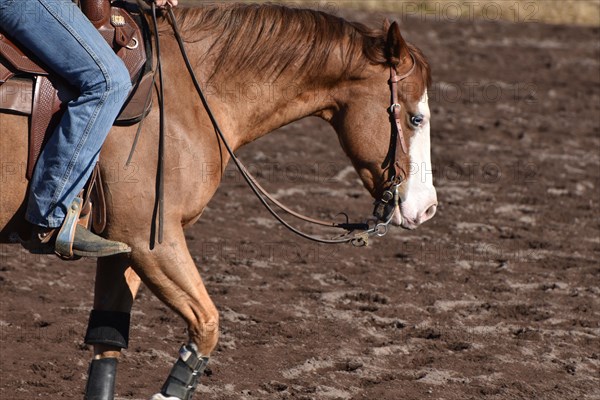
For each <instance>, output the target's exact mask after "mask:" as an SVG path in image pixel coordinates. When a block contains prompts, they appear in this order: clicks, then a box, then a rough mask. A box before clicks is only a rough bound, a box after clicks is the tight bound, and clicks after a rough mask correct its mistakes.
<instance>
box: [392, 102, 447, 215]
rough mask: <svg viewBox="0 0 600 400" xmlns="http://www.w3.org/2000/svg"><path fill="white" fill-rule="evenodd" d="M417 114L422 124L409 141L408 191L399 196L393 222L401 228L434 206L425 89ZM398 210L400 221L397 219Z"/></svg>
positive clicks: (434, 193)
mask: <svg viewBox="0 0 600 400" xmlns="http://www.w3.org/2000/svg"><path fill="white" fill-rule="evenodd" d="M418 112H419V113H420V114H422V115H423V117H424V120H423V124H422V125H421V126H420V127H419V128H417V129H416V130H415V133H414V135H413V137H412V138H410V150H409V155H410V162H411V164H410V171H409V177H408V180H407V182H406V184H407V188H406V190H405V191H404V195H403V197H402V204H401V210H397V212H396V214H397V215H396V216H395V217H394V221H393V222H394V223H396V224H399V223H402V224H403V226H404V227H414V224H416V223H420V222H422V221H419V220H418V219H419V218H420V217H421V215H422V214H423V213H424V212H425V211H426V210H427V209H428V208H429V207H430V206H431V205H433V204H436V203H437V195H436V192H435V188H434V187H433V171H432V169H431V141H430V137H429V131H430V125H429V118H430V116H431V113H430V111H429V105H428V97H427V90H425V93H423V97H421V100H420V101H419V105H418ZM398 211H400V212H401V214H402V218H401V216H400V212H398Z"/></svg>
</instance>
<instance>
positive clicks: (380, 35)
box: [175, 4, 431, 90]
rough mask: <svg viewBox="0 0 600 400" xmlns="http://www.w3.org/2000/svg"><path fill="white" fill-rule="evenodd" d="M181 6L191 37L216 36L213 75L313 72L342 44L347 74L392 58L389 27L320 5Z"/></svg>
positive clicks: (422, 67)
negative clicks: (315, 7)
mask: <svg viewBox="0 0 600 400" xmlns="http://www.w3.org/2000/svg"><path fill="white" fill-rule="evenodd" d="M175 11H176V12H175V17H176V19H177V23H178V25H179V28H180V30H181V34H182V36H183V38H184V40H185V41H186V42H196V41H199V40H202V39H203V38H205V37H207V36H208V32H210V33H211V34H212V35H214V37H216V40H215V41H214V43H213V44H212V45H211V46H210V48H209V50H208V53H207V54H206V55H205V57H211V59H213V60H214V67H213V71H212V74H211V77H215V76H222V75H226V74H240V73H244V74H246V75H247V76H252V77H255V78H264V77H267V76H275V78H277V77H279V76H280V75H281V74H282V73H283V72H284V71H286V70H288V69H289V68H290V67H293V68H295V69H296V70H297V71H299V74H300V75H301V76H310V75H312V74H314V73H317V72H319V71H322V70H323V68H324V67H325V65H326V64H327V62H328V61H329V57H330V54H333V53H334V50H335V49H336V47H338V46H339V48H340V49H341V54H342V61H343V65H344V69H343V71H341V76H342V77H346V78H347V77H349V76H351V74H352V73H354V72H355V71H357V70H360V69H361V68H364V67H365V66H366V64H367V63H371V64H380V65H387V64H388V61H387V59H386V56H385V43H386V36H385V35H386V33H385V32H383V31H382V30H381V29H379V30H377V29H371V28H369V27H367V26H366V25H363V24H361V23H358V22H349V21H347V20H344V19H343V18H340V17H337V16H334V15H331V14H327V13H324V12H320V11H315V10H311V9H295V8H290V7H286V6H283V5H279V4H233V5H232V4H220V5H210V6H204V7H197V8H179V9H176V10H175ZM409 51H410V53H411V54H412V55H413V57H414V59H415V61H416V63H417V65H416V69H417V72H419V73H421V75H422V78H423V79H422V82H423V86H424V87H423V90H424V89H425V86H429V85H430V84H431V76H430V68H429V64H428V62H427V60H426V59H425V56H424V55H423V53H422V52H421V51H420V50H419V49H418V48H416V47H415V46H412V45H410V44H409Z"/></svg>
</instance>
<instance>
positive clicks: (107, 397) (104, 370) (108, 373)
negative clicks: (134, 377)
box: [84, 358, 118, 400]
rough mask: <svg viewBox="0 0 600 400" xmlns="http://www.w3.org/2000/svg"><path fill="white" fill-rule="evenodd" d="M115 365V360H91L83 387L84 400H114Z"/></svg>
mask: <svg viewBox="0 0 600 400" xmlns="http://www.w3.org/2000/svg"><path fill="white" fill-rule="evenodd" d="M117 363H118V360H117V359H116V358H101V359H99V360H92V362H91V363H90V370H89V372H88V381H87V385H86V387H85V397H84V399H85V400H113V399H114V393H115V377H116V376H117Z"/></svg>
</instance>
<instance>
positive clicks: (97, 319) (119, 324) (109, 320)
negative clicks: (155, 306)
mask: <svg viewBox="0 0 600 400" xmlns="http://www.w3.org/2000/svg"><path fill="white" fill-rule="evenodd" d="M129 264H130V260H129V257H126V256H115V257H108V258H101V259H99V260H98V263H97V268H96V283H95V288H94V309H93V310H92V312H91V314H90V319H89V322H88V330H87V333H86V337H85V342H86V343H87V344H92V345H93V346H94V357H93V359H92V361H91V362H90V367H89V370H88V381H87V385H86V390H85V399H87V400H113V398H114V390H115V380H116V374H117V362H118V357H119V356H120V354H121V350H122V349H123V348H127V345H128V340H129V319H130V313H131V307H132V305H133V300H134V299H135V296H136V294H137V291H138V289H139V287H140V284H141V280H140V278H139V277H138V276H137V274H136V273H135V272H134V271H133V269H132V268H131V267H130V265H129Z"/></svg>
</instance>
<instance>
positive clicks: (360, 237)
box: [156, 8, 415, 246]
mask: <svg viewBox="0 0 600 400" xmlns="http://www.w3.org/2000/svg"><path fill="white" fill-rule="evenodd" d="M168 14H169V19H170V22H171V26H172V28H173V33H174V35H175V39H176V40H177V43H178V45H179V49H180V51H181V54H182V56H183V60H184V62H185V64H186V67H187V69H188V72H189V74H190V77H191V79H192V82H193V84H194V87H195V89H196V92H197V93H198V96H199V98H200V101H201V102H202V104H203V105H204V108H205V110H206V113H207V115H208V117H209V118H210V120H211V122H212V124H213V127H214V128H215V132H216V133H217V135H218V136H219V138H220V139H221V141H222V142H223V145H224V147H225V148H226V150H227V152H228V153H229V155H230V156H231V160H232V161H233V163H234V164H235V165H236V167H237V168H238V170H239V171H240V174H241V175H242V177H243V178H244V179H245V180H246V182H247V183H248V186H250V189H252V191H253V192H254V194H255V195H256V197H257V198H258V199H259V200H260V202H261V203H262V204H263V205H264V206H265V208H266V209H267V210H268V211H269V212H270V213H271V214H272V215H273V217H275V219H277V220H278V221H279V222H280V223H281V224H282V225H284V226H285V227H286V228H288V229H289V230H290V231H292V232H294V233H295V234H297V235H299V236H301V237H303V238H306V239H309V240H312V241H315V242H319V243H326V244H338V243H351V244H353V245H354V246H365V245H367V244H368V240H369V238H370V237H371V236H384V235H385V234H386V233H387V230H388V225H389V224H390V222H391V221H392V217H393V214H394V209H395V207H396V206H399V204H400V195H399V187H400V185H401V184H402V182H403V179H404V177H403V175H402V173H403V171H402V167H401V164H400V155H401V154H408V147H407V145H406V141H405V139H404V135H403V132H402V125H401V123H400V120H401V114H400V112H401V109H402V106H401V105H400V102H399V100H398V82H400V81H402V80H403V79H405V78H407V77H408V76H409V75H410V74H412V73H413V71H414V69H415V59H414V57H413V56H412V55H411V58H412V60H413V65H412V67H411V69H410V71H408V72H407V73H406V74H404V75H402V76H398V74H397V71H396V67H395V66H392V67H390V74H391V75H390V87H391V91H392V104H391V106H390V109H389V111H390V121H391V124H392V143H395V146H392V148H391V151H393V153H392V154H390V160H393V164H392V166H391V168H390V172H391V173H390V177H389V179H388V182H387V186H388V189H387V190H386V191H385V192H384V193H383V195H382V198H381V200H378V201H377V202H376V204H377V207H376V209H375V211H376V212H375V213H374V215H375V217H376V220H375V222H374V224H373V223H371V224H369V223H368V222H367V223H349V222H348V221H346V222H345V223H338V222H328V221H321V220H318V219H314V218H310V217H307V216H304V215H302V214H299V213H297V212H295V211H293V210H290V209H289V208H287V207H286V206H285V205H283V204H281V203H280V202H279V201H278V200H277V199H275V198H274V197H273V196H272V195H270V194H269V193H268V192H267V191H266V190H265V189H263V188H262V187H261V186H260V184H259V183H258V182H257V181H256V178H254V177H253V176H252V175H251V174H250V173H249V172H248V170H247V169H246V167H245V166H244V165H243V164H242V162H241V161H240V160H239V159H238V158H237V156H236V155H235V154H234V152H233V149H232V148H231V147H230V146H229V144H228V142H227V140H226V138H225V135H224V134H223V133H222V131H221V129H220V127H219V124H218V123H217V121H216V119H215V117H214V115H213V113H212V111H211V109H210V107H209V105H208V102H207V100H206V97H205V96H204V93H203V91H202V89H201V87H200V84H199V83H198V80H197V78H196V76H195V73H194V70H193V68H192V65H191V63H190V61H189V58H188V56H187V54H186V51H185V47H184V43H183V40H182V39H181V35H180V34H179V30H178V28H177V22H176V19H175V16H174V15H173V11H172V10H171V9H170V8H168ZM158 36H159V35H158V34H157V35H156V37H157V40H158ZM161 87H162V85H161ZM401 152H402V153H401ZM272 205H275V206H277V207H279V208H280V209H281V210H283V211H284V212H286V213H288V214H290V215H292V216H293V217H295V218H298V219H300V220H303V221H306V222H310V223H312V224H316V225H322V226H327V227H332V228H340V229H344V230H345V231H346V232H345V234H343V235H342V236H340V237H336V238H332V239H322V238H319V237H315V236H312V235H309V234H306V233H304V232H302V231H300V230H299V229H297V228H295V227H294V226H292V225H290V224H289V223H288V222H287V221H285V220H284V219H283V218H282V217H281V216H280V215H279V214H278V213H277V212H276V211H275V210H274V209H273V207H272ZM378 208H380V212H379V213H378V212H377V210H378ZM390 209H391V211H390ZM341 215H345V214H343V213H342V214H341ZM346 219H347V218H346ZM161 227H162V224H161Z"/></svg>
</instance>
